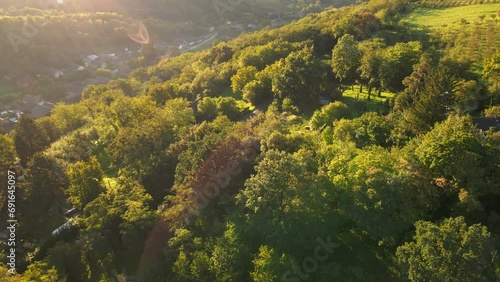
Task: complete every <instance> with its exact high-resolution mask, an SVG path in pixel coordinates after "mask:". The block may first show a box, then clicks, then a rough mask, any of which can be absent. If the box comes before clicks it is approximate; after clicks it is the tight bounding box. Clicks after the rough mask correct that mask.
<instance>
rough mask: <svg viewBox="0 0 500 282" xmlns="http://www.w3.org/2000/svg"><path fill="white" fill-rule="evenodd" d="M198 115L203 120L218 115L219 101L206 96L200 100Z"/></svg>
mask: <svg viewBox="0 0 500 282" xmlns="http://www.w3.org/2000/svg"><path fill="white" fill-rule="evenodd" d="M198 116H199V118H200V119H201V120H212V119H214V118H215V117H216V116H217V103H216V101H215V99H214V98H211V97H205V98H203V99H201V100H200V101H199V102H198Z"/></svg>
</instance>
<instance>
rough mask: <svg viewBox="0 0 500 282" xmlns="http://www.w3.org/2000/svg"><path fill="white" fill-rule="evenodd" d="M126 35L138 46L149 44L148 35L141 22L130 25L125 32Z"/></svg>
mask: <svg viewBox="0 0 500 282" xmlns="http://www.w3.org/2000/svg"><path fill="white" fill-rule="evenodd" d="M127 35H128V37H129V38H130V39H132V40H134V41H135V42H137V43H139V44H148V43H149V33H148V30H147V29H146V26H144V24H143V23H142V22H136V23H134V24H132V25H131V26H130V27H129V29H128V31H127Z"/></svg>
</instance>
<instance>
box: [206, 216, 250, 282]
mask: <svg viewBox="0 0 500 282" xmlns="http://www.w3.org/2000/svg"><path fill="white" fill-rule="evenodd" d="M210 259H211V269H212V270H213V271H214V272H215V277H216V281H221V282H231V281H245V280H247V277H248V274H247V273H246V270H247V269H250V265H251V264H250V263H251V262H250V259H249V251H248V249H247V248H246V247H245V245H244V243H243V242H242V240H241V239H240V238H239V235H238V233H237V231H236V230H235V225H234V224H232V223H228V224H227V227H226V231H225V232H224V235H223V236H222V237H220V238H218V239H217V242H216V243H215V246H214V250H213V252H212V256H211V258H210Z"/></svg>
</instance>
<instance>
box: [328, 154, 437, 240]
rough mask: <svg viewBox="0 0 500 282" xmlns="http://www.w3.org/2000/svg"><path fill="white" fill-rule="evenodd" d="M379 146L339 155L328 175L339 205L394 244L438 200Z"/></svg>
mask: <svg viewBox="0 0 500 282" xmlns="http://www.w3.org/2000/svg"><path fill="white" fill-rule="evenodd" d="M400 162H401V160H400V159H399V158H398V156H395V155H394V154H391V153H389V152H387V151H385V150H384V149H382V148H380V147H371V148H366V149H363V150H361V151H358V152H356V155H355V156H352V155H351V156H350V155H344V154H339V156H337V157H335V158H334V159H333V160H332V162H331V163H330V164H329V166H328V175H329V176H330V177H331V179H332V182H333V184H334V186H335V188H336V189H339V192H338V193H339V195H340V196H339V207H340V208H341V210H342V211H343V212H344V213H346V214H347V215H348V217H349V218H351V219H352V220H353V221H354V222H355V223H356V225H357V227H358V228H359V229H360V230H362V231H364V232H367V234H368V235H369V236H370V237H371V238H373V239H374V240H377V241H380V242H381V243H384V244H388V245H393V244H394V243H395V242H396V240H397V238H398V237H399V236H400V235H401V234H402V233H403V232H404V231H406V230H408V229H409V228H411V226H412V224H413V223H414V222H415V221H416V220H418V219H421V218H423V216H424V215H425V214H426V213H427V212H428V211H429V208H431V209H432V204H430V203H435V202H436V196H437V195H436V193H434V192H433V187H431V186H430V185H428V184H426V183H425V182H424V181H420V180H419V179H418V178H417V177H415V176H414V175H413V173H412V171H411V170H409V169H408V168H407V167H403V166H401V165H400Z"/></svg>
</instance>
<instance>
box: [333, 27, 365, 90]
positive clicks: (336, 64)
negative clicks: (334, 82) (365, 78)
mask: <svg viewBox="0 0 500 282" xmlns="http://www.w3.org/2000/svg"><path fill="white" fill-rule="evenodd" d="M360 58H361V52H360V50H359V47H358V42H357V41H356V40H354V37H353V36H352V35H350V34H345V35H344V36H342V37H341V38H340V40H339V41H338V42H337V45H335V47H333V50H332V62H331V64H332V69H333V72H334V73H335V76H336V77H337V78H339V79H340V80H341V81H343V80H345V79H346V78H349V79H350V80H351V81H352V80H353V78H354V76H355V75H356V69H357V68H358V67H359V64H360Z"/></svg>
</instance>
